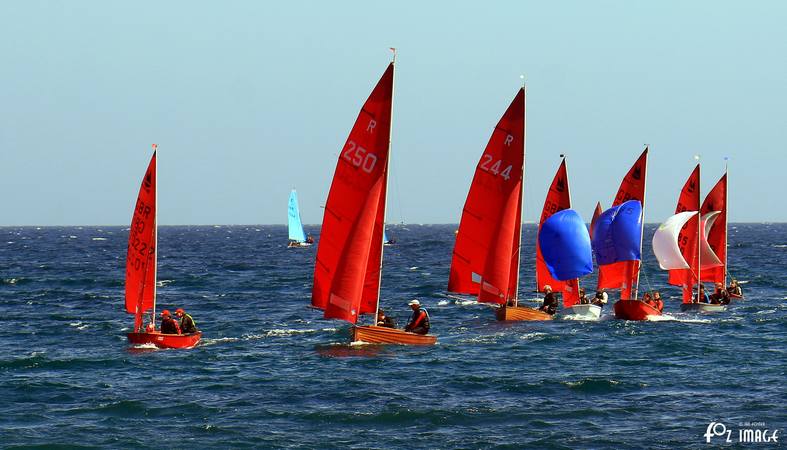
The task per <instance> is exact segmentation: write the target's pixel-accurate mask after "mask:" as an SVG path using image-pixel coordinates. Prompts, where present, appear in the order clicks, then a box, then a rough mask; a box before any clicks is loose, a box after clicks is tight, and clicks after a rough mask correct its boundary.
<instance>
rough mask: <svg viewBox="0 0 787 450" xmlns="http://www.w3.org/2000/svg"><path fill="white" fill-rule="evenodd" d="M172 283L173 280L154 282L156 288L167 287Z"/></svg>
mask: <svg viewBox="0 0 787 450" xmlns="http://www.w3.org/2000/svg"><path fill="white" fill-rule="evenodd" d="M174 282H175V280H158V281H156V286H157V287H164V286H169V285H170V284H172V283H174Z"/></svg>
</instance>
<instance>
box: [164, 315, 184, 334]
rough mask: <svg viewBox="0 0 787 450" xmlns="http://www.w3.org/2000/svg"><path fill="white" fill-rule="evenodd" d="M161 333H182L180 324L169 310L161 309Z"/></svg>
mask: <svg viewBox="0 0 787 450" xmlns="http://www.w3.org/2000/svg"><path fill="white" fill-rule="evenodd" d="M161 333H162V334H180V325H178V323H177V322H176V321H175V319H173V318H172V316H171V315H170V314H169V310H168V309H165V310H164V311H161Z"/></svg>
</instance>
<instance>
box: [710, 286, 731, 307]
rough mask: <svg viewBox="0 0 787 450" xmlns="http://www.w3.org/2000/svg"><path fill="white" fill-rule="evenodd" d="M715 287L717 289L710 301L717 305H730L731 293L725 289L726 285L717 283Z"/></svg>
mask: <svg viewBox="0 0 787 450" xmlns="http://www.w3.org/2000/svg"><path fill="white" fill-rule="evenodd" d="M715 287H716V289H715V290H714V291H713V294H711V296H710V302H711V303H713V304H716V305H729V304H730V294H729V293H728V292H727V290H726V289H724V286H723V285H722V284H721V283H716V286H715Z"/></svg>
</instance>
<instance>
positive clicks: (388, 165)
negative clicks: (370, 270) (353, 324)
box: [372, 47, 396, 326]
mask: <svg viewBox="0 0 787 450" xmlns="http://www.w3.org/2000/svg"><path fill="white" fill-rule="evenodd" d="M389 48H390V50H391V51H392V52H393V59H392V60H391V65H392V66H393V69H394V70H393V73H392V74H391V76H392V80H391V120H390V121H389V123H388V158H386V162H385V198H383V234H385V214H386V212H387V210H388V171H389V170H390V168H391V139H392V137H393V101H394V89H395V87H396V48H394V47H389ZM384 251H385V239H383V238H381V239H380V272H379V275H378V278H379V282H378V283H377V306H376V307H375V308H374V318H373V319H372V322H373V323H372V326H377V315H378V314H379V313H380V292H381V291H382V287H383V252H384Z"/></svg>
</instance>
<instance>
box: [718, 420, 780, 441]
mask: <svg viewBox="0 0 787 450" xmlns="http://www.w3.org/2000/svg"><path fill="white" fill-rule="evenodd" d="M738 427H739V428H738V429H737V430H733V429H732V428H727V425H724V424H723V423H721V422H711V423H709V424H708V428H707V429H706V430H705V434H704V435H703V436H704V437H705V443H707V444H710V443H711V440H712V439H713V438H721V439H723V440H724V442H730V443H732V442H737V443H746V444H761V443H774V444H778V443H779V429H778V428H777V429H773V430H769V429H768V428H766V424H765V422H740V423H739V424H738ZM716 442H718V440H717V441H716Z"/></svg>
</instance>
